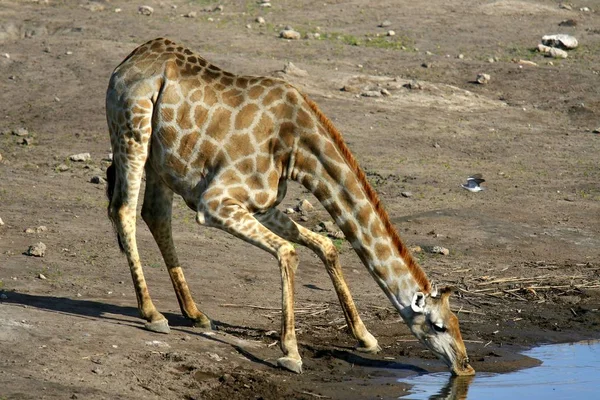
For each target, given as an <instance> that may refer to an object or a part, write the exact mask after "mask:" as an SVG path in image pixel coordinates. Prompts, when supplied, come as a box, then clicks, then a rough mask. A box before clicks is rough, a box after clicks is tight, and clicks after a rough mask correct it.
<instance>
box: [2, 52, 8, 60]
mask: <svg viewBox="0 0 600 400" xmlns="http://www.w3.org/2000/svg"><path fill="white" fill-rule="evenodd" d="M2 57H4V58H8V59H10V54H8V53H3V54H2Z"/></svg>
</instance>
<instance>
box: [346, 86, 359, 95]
mask: <svg viewBox="0 0 600 400" xmlns="http://www.w3.org/2000/svg"><path fill="white" fill-rule="evenodd" d="M341 90H342V92H348V93H355V94H358V93H360V89H359V88H358V87H356V86H351V85H346V86H344V87H343V88H342V89H341Z"/></svg>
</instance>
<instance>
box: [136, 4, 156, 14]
mask: <svg viewBox="0 0 600 400" xmlns="http://www.w3.org/2000/svg"><path fill="white" fill-rule="evenodd" d="M152 13H154V8H152V7H150V6H139V7H138V14H142V15H152Z"/></svg>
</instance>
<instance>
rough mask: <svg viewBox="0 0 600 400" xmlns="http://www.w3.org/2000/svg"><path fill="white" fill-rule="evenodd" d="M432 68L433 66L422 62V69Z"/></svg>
mask: <svg viewBox="0 0 600 400" xmlns="http://www.w3.org/2000/svg"><path fill="white" fill-rule="evenodd" d="M432 66H433V64H431V63H427V62H424V63H423V64H421V67H423V68H431V67H432Z"/></svg>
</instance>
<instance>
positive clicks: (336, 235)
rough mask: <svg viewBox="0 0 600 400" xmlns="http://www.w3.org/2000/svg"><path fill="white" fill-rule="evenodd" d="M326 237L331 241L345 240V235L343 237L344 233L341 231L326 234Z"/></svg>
mask: <svg viewBox="0 0 600 400" xmlns="http://www.w3.org/2000/svg"><path fill="white" fill-rule="evenodd" d="M327 236H329V237H330V238H332V239H345V238H346V235H344V232H342V231H335V232H330V233H328V234H327Z"/></svg>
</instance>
